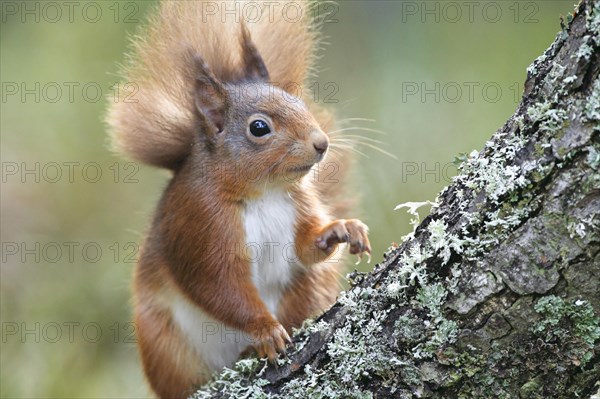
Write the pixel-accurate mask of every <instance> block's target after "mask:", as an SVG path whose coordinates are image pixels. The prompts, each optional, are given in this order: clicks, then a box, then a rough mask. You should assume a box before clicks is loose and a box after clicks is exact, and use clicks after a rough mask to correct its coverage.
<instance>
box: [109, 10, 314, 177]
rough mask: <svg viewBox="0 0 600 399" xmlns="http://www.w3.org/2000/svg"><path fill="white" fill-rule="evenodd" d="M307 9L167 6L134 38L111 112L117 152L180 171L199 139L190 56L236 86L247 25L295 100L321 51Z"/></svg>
mask: <svg viewBox="0 0 600 399" xmlns="http://www.w3.org/2000/svg"><path fill="white" fill-rule="evenodd" d="M310 7H311V6H310V3H309V2H308V1H305V0H294V1H289V2H269V1H254V0H253V1H243V0H235V1H231V0H224V1H214V0H210V1H198V0H194V1H162V2H161V3H160V4H159V5H158V7H157V9H156V10H154V12H153V13H151V14H152V16H151V17H150V19H149V21H148V23H147V25H146V27H145V28H144V30H143V31H142V32H141V34H139V35H137V36H135V37H134V38H133V40H132V47H133V49H132V50H133V51H132V54H130V56H129V58H128V60H127V62H126V64H125V66H124V68H123V71H122V74H123V78H124V83H122V84H121V87H120V89H121V96H120V97H119V98H118V99H117V100H116V101H115V102H113V103H111V106H110V110H109V114H108V117H107V122H108V125H109V127H110V129H111V132H112V142H113V146H114V147H115V149H116V150H117V151H119V152H123V153H125V154H126V155H128V156H130V157H132V158H134V159H136V160H138V161H141V162H144V163H148V164H151V165H155V166H159V167H165V168H169V169H173V168H176V167H177V165H178V164H179V163H180V162H181V160H182V159H184V158H185V157H186V156H187V155H188V154H189V151H190V147H191V144H192V142H193V137H194V134H197V132H196V131H195V119H194V107H195V105H194V104H195V103H194V91H193V90H194V83H193V82H194V81H195V79H196V76H194V75H195V73H196V72H197V70H196V66H195V59H194V57H193V55H194V54H195V55H199V56H201V57H202V59H203V60H204V61H205V62H206V64H207V65H208V66H209V67H210V69H211V71H212V72H213V73H214V75H216V77H218V78H219V79H221V80H222V81H224V82H228V81H231V80H232V79H233V78H234V77H235V76H236V75H237V74H239V69H240V68H241V63H242V59H241V56H242V48H241V40H240V39H241V32H242V30H241V29H240V24H241V23H243V22H245V24H246V27H247V28H248V30H249V32H250V35H251V38H252V41H253V42H254V44H255V46H256V47H257V49H258V51H259V53H260V54H261V56H262V58H263V60H264V62H265V64H266V66H267V69H268V71H269V75H270V80H271V81H272V82H273V83H274V84H276V85H277V86H279V87H282V88H285V87H288V88H290V87H291V88H294V91H295V92H296V94H297V91H298V89H299V88H300V89H302V88H303V87H304V84H305V81H306V79H307V76H308V74H309V73H310V71H311V69H312V66H313V61H314V59H315V51H316V48H317V35H318V34H317V30H316V29H315V26H314V22H313V21H314V20H313V19H312V18H311V10H310ZM306 91H307V90H302V92H306Z"/></svg>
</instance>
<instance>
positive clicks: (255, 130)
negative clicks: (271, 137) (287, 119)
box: [250, 119, 271, 137]
mask: <svg viewBox="0 0 600 399" xmlns="http://www.w3.org/2000/svg"><path fill="white" fill-rule="evenodd" d="M250 133H252V135H253V136H255V137H262V136H264V135H266V134H269V133H271V129H270V128H269V125H268V124H267V122H265V121H263V120H261V119H257V120H255V121H252V123H250Z"/></svg>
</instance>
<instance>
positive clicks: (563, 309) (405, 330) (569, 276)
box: [195, 0, 600, 398]
mask: <svg viewBox="0 0 600 399" xmlns="http://www.w3.org/2000/svg"><path fill="white" fill-rule="evenodd" d="M567 19H568V20H567V21H565V24H568V27H563V30H562V31H561V32H560V33H559V34H558V37H557V38H556V40H555V42H554V43H553V44H552V46H551V47H550V48H549V49H548V50H547V51H546V53H545V54H544V55H542V56H541V57H539V58H538V59H537V60H536V61H535V62H534V64H533V65H532V66H531V67H530V68H529V69H528V78H527V81H526V82H525V89H524V95H523V99H522V101H521V103H520V105H519V106H518V108H517V110H516V112H515V114H514V115H513V116H512V117H511V118H510V119H509V120H508V121H507V122H506V124H505V125H504V126H503V127H502V128H501V129H500V130H499V131H498V132H496V134H494V136H493V137H492V138H491V139H490V140H489V141H488V143H487V144H486V146H485V148H484V149H483V150H482V151H481V152H480V153H477V152H474V153H472V154H470V155H469V156H466V157H465V159H464V160H463V161H464V162H463V163H462V165H461V167H460V172H459V175H458V176H457V177H456V178H455V180H454V182H453V184H451V185H450V186H449V187H447V188H446V189H444V190H443V191H442V193H440V195H439V196H438V199H437V201H436V202H437V204H436V205H435V206H434V207H433V209H432V213H431V214H430V216H428V217H427V218H426V219H425V220H424V221H423V222H422V223H421V224H420V225H419V226H418V227H417V228H416V230H415V232H414V234H413V235H412V236H411V237H410V238H409V239H407V240H406V241H405V242H403V243H402V244H401V245H399V246H397V247H395V248H392V249H390V251H389V252H388V253H387V254H386V255H385V260H384V262H383V263H381V264H379V265H377V266H376V267H375V270H374V271H373V272H371V273H369V274H356V273H355V274H354V275H353V278H352V280H353V286H352V288H351V289H350V290H349V291H347V292H345V293H343V294H342V295H341V297H340V299H339V301H338V303H336V304H335V305H334V306H333V307H332V308H331V309H330V310H329V311H328V312H326V313H325V314H324V315H323V316H322V317H320V318H319V319H318V320H316V321H314V322H312V323H311V324H310V326H307V327H306V328H304V329H303V330H302V332H300V333H299V334H297V335H296V337H295V344H296V349H295V350H292V351H291V352H292V353H291V354H289V358H288V359H286V360H281V361H280V362H279V363H280V364H279V367H278V368H275V367H272V366H264V367H263V365H264V363H262V362H259V361H258V360H251V359H250V360H243V361H242V362H240V363H238V365H237V366H236V367H235V368H234V369H233V370H225V372H224V373H223V374H221V375H220V376H218V377H217V378H216V380H215V382H213V383H212V384H211V385H208V386H206V387H204V388H203V389H202V390H201V391H199V392H198V393H196V394H195V397H198V398H204V397H232V398H238V397H282V398H294V397H298V398H306V397H311V398H312V397H315V398H318V397H323V398H333V397H340V398H349V397H357V398H358V397H360V398H363V397H374V398H576V397H580V398H590V397H592V395H599V396H600V318H599V314H600V212H599V211H600V173H599V169H600V80H599V79H598V74H599V71H600V54H599V45H600V33H599V32H600V0H584V1H582V2H581V3H580V4H579V5H578V6H577V9H576V10H575V12H574V13H573V15H569V16H568V18H567ZM269 395H271V396H269Z"/></svg>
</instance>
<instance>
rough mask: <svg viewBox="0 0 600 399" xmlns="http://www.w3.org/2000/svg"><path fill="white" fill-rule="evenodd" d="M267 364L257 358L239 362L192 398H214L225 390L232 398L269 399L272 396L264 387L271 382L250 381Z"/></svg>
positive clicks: (257, 378) (254, 379) (259, 379)
mask: <svg viewBox="0 0 600 399" xmlns="http://www.w3.org/2000/svg"><path fill="white" fill-rule="evenodd" d="M261 364H263V366H265V365H266V363H264V362H262V361H259V360H258V359H255V358H250V359H242V360H239V361H238V362H237V363H236V364H235V365H234V367H233V368H225V369H223V371H222V372H221V373H220V374H219V375H218V376H216V377H215V379H214V380H213V381H212V382H211V383H210V384H209V385H206V386H204V387H203V389H202V390H201V391H198V392H196V393H195V394H194V395H193V396H192V397H191V398H193V399H208V398H212V397H213V395H214V394H215V393H217V392H220V391H221V390H223V389H224V388H226V389H227V392H228V393H231V395H232V397H235V398H241V399H250V398H252V399H268V398H272V395H270V394H267V393H265V392H264V391H263V390H262V387H263V386H265V385H267V384H268V383H269V381H267V380H265V379H262V378H260V377H256V378H253V379H252V380H249V376H251V375H252V373H253V372H256V371H257V370H258V368H259V367H260V365H261ZM259 375H260V373H259Z"/></svg>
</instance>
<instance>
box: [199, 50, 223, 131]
mask: <svg viewBox="0 0 600 399" xmlns="http://www.w3.org/2000/svg"><path fill="white" fill-rule="evenodd" d="M196 68H197V76H196V81H195V101H196V109H197V111H198V112H199V114H200V115H199V116H200V118H201V119H202V120H203V122H204V124H205V125H206V126H205V127H206V129H207V133H208V134H209V135H211V136H212V135H214V134H216V133H218V132H221V131H222V130H223V128H224V126H225V117H226V112H227V104H228V96H227V90H226V89H225V87H224V86H223V84H222V83H221V82H220V81H219V80H218V79H217V78H216V77H215V76H214V75H213V73H212V72H211V71H210V69H209V68H208V66H207V65H206V63H205V62H204V60H202V59H201V58H200V57H196Z"/></svg>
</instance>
